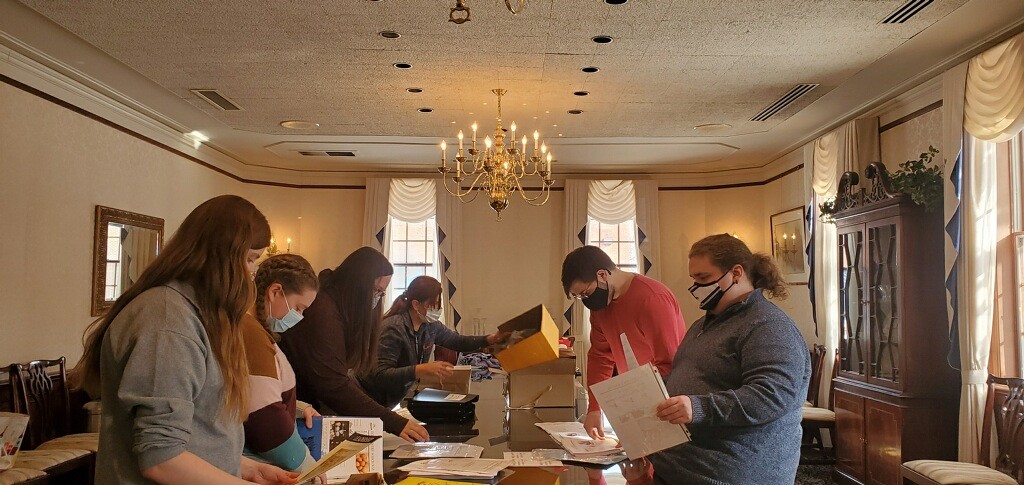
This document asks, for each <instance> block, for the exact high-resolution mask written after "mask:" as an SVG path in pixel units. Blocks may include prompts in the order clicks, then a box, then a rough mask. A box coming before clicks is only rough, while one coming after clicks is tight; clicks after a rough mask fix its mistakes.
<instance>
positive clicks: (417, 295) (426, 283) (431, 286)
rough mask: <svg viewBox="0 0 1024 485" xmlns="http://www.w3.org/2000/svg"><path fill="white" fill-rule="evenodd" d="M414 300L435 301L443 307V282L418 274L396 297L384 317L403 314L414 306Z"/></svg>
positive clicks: (421, 301) (422, 301)
mask: <svg viewBox="0 0 1024 485" xmlns="http://www.w3.org/2000/svg"><path fill="white" fill-rule="evenodd" d="M413 300H415V301H418V302H420V303H431V302H433V303H435V304H437V306H438V308H440V307H441V282H440V281H437V280H436V279H434V278H431V277H430V276H417V277H416V278H414V279H413V280H412V281H411V282H409V287H408V288H406V289H405V291H404V292H402V294H401V295H399V296H398V298H395V303H394V304H392V305H391V309H390V310H388V312H387V313H385V314H384V318H388V317H390V316H392V315H401V314H403V313H406V312H408V311H409V309H410V308H412V302H413Z"/></svg>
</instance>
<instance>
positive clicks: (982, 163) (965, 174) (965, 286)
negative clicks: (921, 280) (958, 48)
mask: <svg viewBox="0 0 1024 485" xmlns="http://www.w3.org/2000/svg"><path fill="white" fill-rule="evenodd" d="M943 106H944V117H943V131H944V138H945V140H944V146H945V147H946V157H945V158H946V165H945V172H946V176H947V177H948V180H949V182H950V183H949V184H946V190H945V193H944V199H945V204H944V206H945V211H944V212H945V216H946V219H947V224H946V232H947V234H948V235H949V240H948V241H947V244H946V269H947V290H949V308H948V310H950V311H949V315H950V317H949V318H950V339H951V343H952V344H954V345H953V349H954V351H953V352H951V354H954V355H951V356H950V357H951V358H950V361H951V363H958V364H959V365H960V372H961V380H962V388H961V394H960V426H959V428H960V431H959V433H960V434H959V453H960V461H965V462H972V463H978V462H979V461H980V456H981V451H982V450H983V449H985V448H984V447H983V446H982V443H981V432H982V423H983V419H984V410H985V394H986V391H985V380H986V378H987V375H988V360H989V349H990V346H991V340H992V321H993V313H992V312H993V308H992V307H993V304H994V297H993V291H994V288H995V272H996V271H995V269H996V267H995V248H996V243H997V230H996V228H997V220H996V182H997V175H996V174H997V170H996V166H995V165H996V164H995V162H996V156H995V144H996V143H998V142H1002V141H1006V140H1009V139H1011V138H1013V137H1014V136H1016V135H1017V133H1019V132H1020V131H1021V129H1022V128H1024V34H1019V35H1017V36H1015V37H1013V38H1011V39H1009V40H1007V41H1005V42H1003V43H1001V44H999V45H997V46H995V47H993V48H991V49H989V50H987V51H985V52H983V53H981V54H979V55H977V56H975V57H974V58H972V59H971V60H969V61H968V62H965V63H963V64H961V65H959V66H957V67H954V68H952V69H950V70H949V71H947V72H946V73H945V74H944V75H943ZM956 350H959V356H956V355H955V353H956ZM955 357H959V359H956V358H955ZM957 361H958V362H957Z"/></svg>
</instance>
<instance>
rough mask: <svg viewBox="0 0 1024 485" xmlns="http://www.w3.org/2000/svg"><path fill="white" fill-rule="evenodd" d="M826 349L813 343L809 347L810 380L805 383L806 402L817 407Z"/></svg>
mask: <svg viewBox="0 0 1024 485" xmlns="http://www.w3.org/2000/svg"><path fill="white" fill-rule="evenodd" d="M827 354H828V351H827V350H826V349H825V346H824V345H818V344H814V346H813V347H811V382H810V383H809V384H808V385H807V402H809V403H811V406H814V407H818V395H819V394H821V374H822V373H823V372H824V371H825V357H826V355H827Z"/></svg>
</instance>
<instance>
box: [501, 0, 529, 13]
mask: <svg viewBox="0 0 1024 485" xmlns="http://www.w3.org/2000/svg"><path fill="white" fill-rule="evenodd" d="M512 1H513V0H505V8H507V9H508V11H509V12H512V15H518V14H519V13H521V12H522V11H523V8H525V7H526V0H515V1H516V3H517V4H518V8H516V7H512Z"/></svg>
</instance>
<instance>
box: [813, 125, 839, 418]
mask: <svg viewBox="0 0 1024 485" xmlns="http://www.w3.org/2000/svg"><path fill="white" fill-rule="evenodd" d="M805 156H806V157H808V158H810V162H811V163H810V167H811V170H808V171H807V173H808V176H809V178H810V180H809V183H808V186H809V187H810V190H811V194H812V197H811V205H812V208H811V209H812V210H811V211H810V214H812V218H811V220H810V221H808V226H810V229H811V237H810V238H809V239H810V241H808V245H813V247H812V248H810V249H812V250H811V251H808V253H810V255H811V256H812V261H811V264H812V266H813V273H814V275H813V281H812V282H811V284H813V285H814V287H813V288H811V289H810V290H811V291H812V292H813V297H814V303H815V304H814V318H815V321H816V322H817V324H819V325H822V326H823V327H824V331H825V342H824V343H825V348H826V349H827V352H828V354H827V355H830V356H831V355H835V351H836V348H837V347H838V344H839V288H838V282H839V261H838V251H837V250H836V247H838V244H839V240H838V236H837V233H836V226H835V224H825V223H823V222H821V219H819V218H818V217H817V214H818V205H819V204H821V203H822V202H824V201H825V200H828V199H830V198H832V197H835V195H836V192H837V190H838V188H839V174H840V170H839V167H840V164H839V131H838V130H836V131H832V132H830V133H828V134H826V135H824V136H822V137H820V138H818V139H817V140H815V141H814V142H813V143H811V144H810V146H809V147H807V148H805ZM832 365H833V359H830V358H827V359H825V368H824V369H822V371H821V373H822V375H832ZM822 381H823V382H822V383H821V385H822V388H821V389H820V390H819V394H818V395H819V396H824V397H823V398H821V399H819V402H828V392H829V388H830V386H829V383H828V380H827V379H822Z"/></svg>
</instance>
